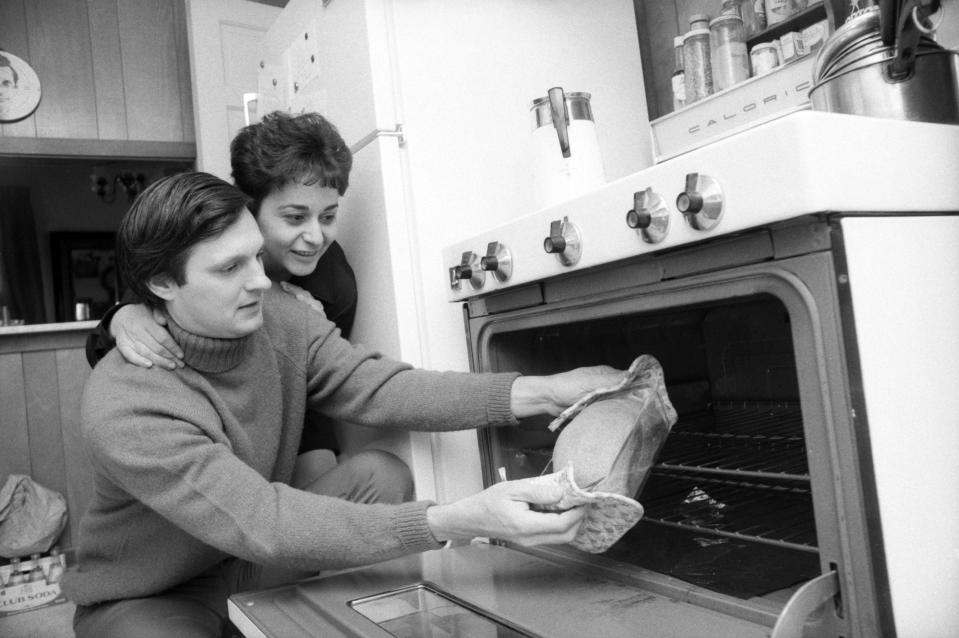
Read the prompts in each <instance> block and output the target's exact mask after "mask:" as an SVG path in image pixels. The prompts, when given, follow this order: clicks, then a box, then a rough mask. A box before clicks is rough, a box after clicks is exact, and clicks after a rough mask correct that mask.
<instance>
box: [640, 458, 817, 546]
mask: <svg viewBox="0 0 959 638" xmlns="http://www.w3.org/2000/svg"><path fill="white" fill-rule="evenodd" d="M638 500H639V502H640V503H642V505H643V507H644V509H645V510H646V514H645V518H644V520H646V521H647V522H650V523H656V524H659V525H666V526H671V527H677V528H681V529H685V530H692V531H697V532H703V533H707V534H712V535H717V536H724V537H727V538H735V539H739V540H743V541H750V542H759V543H764V544H768V545H774V546H777V547H784V548H788V549H797V550H802V551H807V552H816V551H818V549H817V540H816V527H815V518H814V516H813V504H812V494H811V492H810V489H809V486H808V485H806V484H803V483H802V482H797V483H791V482H783V483H759V482H753V481H736V480H729V479H724V478H716V477H712V476H693V475H690V474H688V473H682V472H671V471H664V470H660V469H655V468H654V470H653V474H652V476H651V477H650V479H649V482H648V483H647V485H646V488H645V489H644V490H643V492H642V494H641V495H640V497H639V499H638Z"/></svg>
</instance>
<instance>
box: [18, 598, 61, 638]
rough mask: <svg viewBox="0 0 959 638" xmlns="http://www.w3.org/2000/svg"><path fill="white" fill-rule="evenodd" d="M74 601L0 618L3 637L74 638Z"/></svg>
mask: <svg viewBox="0 0 959 638" xmlns="http://www.w3.org/2000/svg"><path fill="white" fill-rule="evenodd" d="M74 608H75V607H74V605H73V603H70V602H66V603H60V604H58V605H51V606H49V607H42V608H40V609H36V610H34V611H25V612H23V613H22V614H14V615H12V616H4V617H3V618H0V636H2V637H3V638H73V610H74Z"/></svg>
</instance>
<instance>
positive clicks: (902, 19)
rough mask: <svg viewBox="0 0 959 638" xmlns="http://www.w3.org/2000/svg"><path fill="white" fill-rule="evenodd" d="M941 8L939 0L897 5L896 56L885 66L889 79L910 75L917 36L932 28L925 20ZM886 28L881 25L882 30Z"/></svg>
mask: <svg viewBox="0 0 959 638" xmlns="http://www.w3.org/2000/svg"><path fill="white" fill-rule="evenodd" d="M942 10H943V8H942V7H941V6H940V1H939V0H905V2H903V3H902V6H900V7H899V15H898V20H897V22H898V24H897V25H896V57H895V58H894V59H893V61H892V63H891V64H890V65H889V66H888V67H887V68H886V73H887V74H888V76H889V79H890V80H892V81H893V82H901V81H902V80H907V79H909V77H911V76H912V72H913V70H914V69H915V63H916V48H917V47H918V46H919V38H920V37H922V35H923V33H929V32H930V31H932V30H934V29H933V27H932V26H931V23H930V25H929V26H926V22H927V21H928V20H929V16H930V15H932V14H934V13H936V12H937V11H942ZM884 17H885V16H884ZM886 28H887V27H886V26H883V29H884V30H885V29H886Z"/></svg>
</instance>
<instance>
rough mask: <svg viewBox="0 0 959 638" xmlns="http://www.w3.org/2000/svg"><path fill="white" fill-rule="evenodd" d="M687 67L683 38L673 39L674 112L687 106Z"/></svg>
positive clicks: (679, 36)
mask: <svg viewBox="0 0 959 638" xmlns="http://www.w3.org/2000/svg"><path fill="white" fill-rule="evenodd" d="M685 68H686V65H685V62H684V60H683V36H681V35H678V36H676V37H675V38H673V75H672V78H671V82H672V87H673V110H674V111H677V110H679V109H681V108H683V107H684V106H686V71H685Z"/></svg>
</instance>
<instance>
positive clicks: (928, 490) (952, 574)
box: [842, 200, 959, 636]
mask: <svg viewBox="0 0 959 638" xmlns="http://www.w3.org/2000/svg"><path fill="white" fill-rule="evenodd" d="M954 202H955V204H956V205H959V200H954ZM842 228H843V238H844V243H845V248H846V254H847V260H848V270H849V284H850V290H851V292H852V302H853V312H854V315H855V318H856V334H857V340H858V342H859V350H860V358H861V362H860V366H861V368H862V374H863V389H864V392H865V401H866V410H867V419H868V421H869V436H870V441H871V445H872V454H873V467H874V471H875V475H876V490H877V492H878V495H879V506H880V513H881V518H882V530H883V540H884V544H885V546H886V561H887V566H888V569H889V583H890V587H891V589H892V594H893V596H892V598H893V607H894V616H895V620H896V626H897V629H898V632H899V635H900V636H956V635H959V611H957V607H956V604H955V602H956V601H957V600H959V516H957V515H956V492H957V490H959V463H957V462H956V454H957V452H959V428H957V427H956V419H957V415H959V393H957V392H956V380H957V379H959V330H957V329H956V318H957V317H959V294H957V293H956V274H957V273H959V250H956V246H957V245H959V218H957V217H956V216H955V215H951V216H922V217H900V218H895V219H883V218H873V217H869V218H851V219H844V220H843V221H842ZM930 371H935V373H934V374H930ZM931 592H935V595H931Z"/></svg>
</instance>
